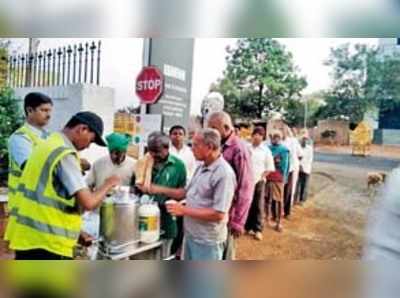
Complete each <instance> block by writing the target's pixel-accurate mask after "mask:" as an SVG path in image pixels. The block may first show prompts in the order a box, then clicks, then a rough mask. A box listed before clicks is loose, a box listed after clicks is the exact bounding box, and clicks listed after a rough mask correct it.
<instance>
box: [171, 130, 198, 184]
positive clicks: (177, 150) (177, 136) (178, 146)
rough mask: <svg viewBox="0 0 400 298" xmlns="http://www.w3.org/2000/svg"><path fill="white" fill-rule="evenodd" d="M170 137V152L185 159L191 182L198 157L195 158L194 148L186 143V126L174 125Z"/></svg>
mask: <svg viewBox="0 0 400 298" xmlns="http://www.w3.org/2000/svg"><path fill="white" fill-rule="evenodd" d="M169 138H170V139H171V144H172V146H170V147H169V153H171V154H172V155H174V156H176V157H178V158H179V159H180V160H182V161H183V163H184V164H185V167H186V173H187V182H188V183H189V181H190V179H191V178H192V176H193V173H194V171H195V169H196V159H195V158H194V155H193V152H192V149H191V148H190V147H189V146H187V145H185V138H186V130H185V128H184V127H183V126H181V125H174V126H172V127H171V129H170V131H169Z"/></svg>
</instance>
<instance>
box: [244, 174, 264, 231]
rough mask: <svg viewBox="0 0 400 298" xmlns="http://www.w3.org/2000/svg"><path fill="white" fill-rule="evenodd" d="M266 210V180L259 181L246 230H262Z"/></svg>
mask: <svg viewBox="0 0 400 298" xmlns="http://www.w3.org/2000/svg"><path fill="white" fill-rule="evenodd" d="M264 210H265V182H264V181H259V182H258V183H257V184H256V188H255V191H254V197H253V202H252V203H251V207H250V211H249V216H248V217H247V222H246V226H245V228H246V231H254V232H262V230H263V226H264Z"/></svg>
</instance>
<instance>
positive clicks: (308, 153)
mask: <svg viewBox="0 0 400 298" xmlns="http://www.w3.org/2000/svg"><path fill="white" fill-rule="evenodd" d="M307 142H308V137H307V136H303V137H302V138H301V147H302V150H303V157H302V159H301V161H300V173H299V183H298V184H297V190H296V199H297V200H298V201H299V203H300V204H303V203H304V202H305V201H306V200H307V190H308V181H309V178H310V174H311V170H312V163H313V160H314V150H313V147H312V146H311V145H309V144H308V143H307Z"/></svg>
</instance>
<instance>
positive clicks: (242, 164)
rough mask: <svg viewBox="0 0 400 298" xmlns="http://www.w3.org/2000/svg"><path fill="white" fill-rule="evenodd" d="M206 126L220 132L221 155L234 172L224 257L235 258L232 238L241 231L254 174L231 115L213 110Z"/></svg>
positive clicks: (248, 153) (251, 191) (249, 200)
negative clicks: (235, 184) (233, 186)
mask: <svg viewBox="0 0 400 298" xmlns="http://www.w3.org/2000/svg"><path fill="white" fill-rule="evenodd" d="M208 127H210V128H214V129H216V130H218V132H219V133H220V135H221V138H222V140H221V143H222V154H223V156H224V158H225V160H226V161H227V162H228V163H229V164H230V165H231V167H232V169H233V171H234V172H235V174H236V179H237V186H236V189H235V196H234V198H233V203H232V208H231V210H230V212H229V213H230V214H229V215H230V216H229V231H230V233H229V237H228V243H227V247H226V251H225V256H224V259H226V260H234V259H235V253H236V249H235V241H234V239H235V238H238V237H239V236H240V235H242V233H243V232H244V226H245V224H246V220H247V216H248V213H249V210H250V206H251V203H252V201H253V193H254V186H255V182H254V175H253V169H252V161H251V157H250V151H249V149H248V148H247V145H246V144H245V143H244V142H243V141H242V140H241V139H240V138H239V137H238V136H237V135H236V133H235V131H234V128H233V125H232V119H231V117H230V116H229V115H228V114H227V113H225V112H216V113H213V114H211V115H210V117H209V118H208Z"/></svg>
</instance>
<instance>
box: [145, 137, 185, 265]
mask: <svg viewBox="0 0 400 298" xmlns="http://www.w3.org/2000/svg"><path fill="white" fill-rule="evenodd" d="M169 146H170V139H169V137H168V136H167V135H166V134H164V133H162V132H153V133H151V134H150V135H149V137H148V140H147V148H148V151H149V154H150V155H151V157H152V158H153V160H154V165H153V169H152V179H151V182H152V183H154V184H156V185H160V186H166V187H171V188H184V187H185V185H186V176H187V175H186V168H185V165H184V164H183V162H182V161H181V160H180V159H179V158H177V157H175V156H173V155H172V154H170V153H169ZM142 188H143V187H142ZM142 190H143V191H145V192H146V190H145V189H142ZM154 199H155V200H156V201H157V202H158V204H159V206H160V210H161V229H162V230H163V231H164V232H165V233H164V235H163V238H164V243H165V245H164V246H163V253H162V254H163V258H169V257H170V256H171V254H173V253H174V252H172V251H171V247H172V244H173V242H174V239H176V237H177V235H178V227H177V223H176V219H175V218H174V217H173V216H172V215H170V214H169V213H168V212H167V209H166V207H165V202H166V201H168V200H169V199H170V197H169V196H168V195H163V194H155V196H154Z"/></svg>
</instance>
